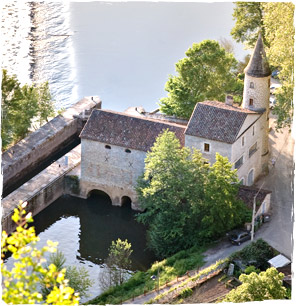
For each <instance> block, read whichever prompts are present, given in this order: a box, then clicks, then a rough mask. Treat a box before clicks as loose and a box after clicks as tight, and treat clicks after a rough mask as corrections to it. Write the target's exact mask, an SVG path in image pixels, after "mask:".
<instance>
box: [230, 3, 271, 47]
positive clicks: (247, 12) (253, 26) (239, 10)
mask: <svg viewBox="0 0 296 306" xmlns="http://www.w3.org/2000/svg"><path fill="white" fill-rule="evenodd" d="M262 5H263V3H261V2H235V8H234V12H233V14H232V16H233V19H234V20H235V21H236V22H235V25H234V27H233V28H232V30H231V35H232V37H233V38H234V39H235V40H236V41H237V42H243V43H245V45H246V47H247V48H249V49H251V48H253V47H254V46H255V43H256V41H257V38H258V32H259V31H261V33H262V39H263V42H264V44H265V45H267V41H266V39H265V31H264V27H263V20H262V16H263V7H262Z"/></svg>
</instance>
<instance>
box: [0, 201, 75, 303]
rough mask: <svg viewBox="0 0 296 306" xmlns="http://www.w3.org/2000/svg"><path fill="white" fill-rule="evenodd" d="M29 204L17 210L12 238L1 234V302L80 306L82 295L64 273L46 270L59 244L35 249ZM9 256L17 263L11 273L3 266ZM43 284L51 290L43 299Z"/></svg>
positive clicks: (55, 268)
mask: <svg viewBox="0 0 296 306" xmlns="http://www.w3.org/2000/svg"><path fill="white" fill-rule="evenodd" d="M25 206H26V203H24V204H22V205H20V206H19V208H18V209H15V210H14V214H13V216H12V220H13V221H14V222H15V223H16V224H17V228H16V231H15V232H13V233H12V234H11V235H10V236H8V235H7V233H6V232H5V231H3V232H2V240H1V247H2V249H1V273H2V286H3V287H2V299H3V301H4V302H5V303H7V304H47V305H78V301H79V294H76V293H74V289H72V288H71V287H69V286H68V284H67V281H66V279H65V273H66V271H65V269H62V270H60V271H59V270H58V269H57V267H56V266H55V265H54V264H50V265H49V266H48V267H46V266H44V264H45V262H46V259H45V254H46V253H47V252H50V253H53V252H55V251H56V245H57V243H53V242H51V241H47V245H46V246H44V247H43V248H42V249H41V250H38V249H37V248H36V243H37V241H38V240H39V238H38V236H36V234H35V230H34V227H29V228H28V223H29V222H32V221H33V219H32V217H31V213H29V214H26V211H25V210H24V208H25ZM8 252H11V254H12V255H11V256H12V258H13V259H14V265H13V267H12V269H11V270H9V269H8V267H7V266H6V265H5V263H4V261H3V260H4V258H5V256H6V254H7V253H8ZM40 284H44V285H45V286H46V287H48V288H51V290H50V291H49V292H48V294H47V295H46V296H45V297H43V296H42V294H41V292H40Z"/></svg>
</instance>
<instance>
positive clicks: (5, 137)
mask: <svg viewBox="0 0 296 306" xmlns="http://www.w3.org/2000/svg"><path fill="white" fill-rule="evenodd" d="M1 90H2V98H1V107H2V126H1V137H2V147H3V149H4V150H5V149H6V148H7V147H8V146H9V145H11V144H12V143H13V142H17V141H19V140H20V139H22V138H24V137H25V136H26V135H27V134H28V132H29V129H30V128H31V127H32V123H33V121H34V120H35V122H36V123H38V124H37V126H36V127H40V126H41V125H42V124H44V122H47V121H48V118H49V117H51V116H53V115H54V114H55V112H54V107H53V102H52V100H51V96H50V92H49V88H48V83H47V82H46V83H43V84H41V85H36V84H33V85H27V84H26V85H24V86H21V85H20V83H19V81H18V80H17V78H16V76H9V75H8V73H7V71H6V70H3V71H2V84H1Z"/></svg>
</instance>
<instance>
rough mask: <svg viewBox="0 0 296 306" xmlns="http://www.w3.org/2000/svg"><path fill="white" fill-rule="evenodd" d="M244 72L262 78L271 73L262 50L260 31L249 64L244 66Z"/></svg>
mask: <svg viewBox="0 0 296 306" xmlns="http://www.w3.org/2000/svg"><path fill="white" fill-rule="evenodd" d="M245 74H247V75H249V76H252V77H255V78H262V77H267V76H269V75H271V70H270V68H269V65H268V61H267V58H266V54H265V51H264V46H263V41H262V37H261V33H259V36H258V40H257V42H256V46H255V49H254V51H253V54H252V57H251V59H250V61H249V64H248V66H247V67H246V68H245Z"/></svg>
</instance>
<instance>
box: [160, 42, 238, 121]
mask: <svg viewBox="0 0 296 306" xmlns="http://www.w3.org/2000/svg"><path fill="white" fill-rule="evenodd" d="M185 54H186V57H185V58H183V59H181V60H180V61H179V62H178V63H176V71H177V76H172V75H170V76H169V80H168V81H167V83H166V85H165V90H166V91H167V92H168V96H167V97H165V98H162V99H160V104H159V105H160V111H161V112H163V113H165V114H167V115H176V116H178V117H182V118H189V117H190V116H191V114H192V111H193V109H194V107H195V105H196V103H197V102H201V101H204V100H207V99H208V100H221V101H224V100H225V94H226V93H237V91H238V90H239V94H242V91H241V87H240V86H238V81H237V79H236V75H235V69H236V65H237V61H236V60H235V58H234V56H233V54H231V53H228V52H226V51H225V49H224V48H222V47H221V46H220V45H219V43H218V42H217V41H214V40H204V41H202V42H201V43H198V44H197V43H194V44H193V45H192V47H191V48H189V49H188V50H187V51H186V53H185Z"/></svg>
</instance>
